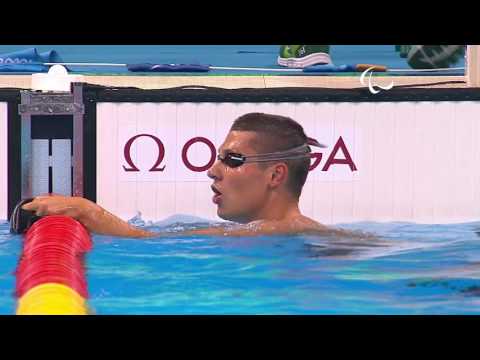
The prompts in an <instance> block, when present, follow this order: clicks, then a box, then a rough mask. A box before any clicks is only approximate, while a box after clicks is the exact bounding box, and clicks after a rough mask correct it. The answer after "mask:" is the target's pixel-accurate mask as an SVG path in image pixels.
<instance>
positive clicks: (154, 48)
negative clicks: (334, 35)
mask: <svg viewBox="0 0 480 360" xmlns="http://www.w3.org/2000/svg"><path fill="white" fill-rule="evenodd" d="M32 47H36V48H37V49H38V50H39V52H44V51H49V50H52V49H55V50H57V52H58V53H59V54H60V56H61V57H62V59H63V60H64V61H65V62H91V63H94V62H102V63H129V64H132V63H144V62H152V63H167V64H169V63H186V64H204V65H212V66H235V67H266V68H278V67H279V66H278V65H277V55H278V50H279V45H106V46H104V45H48V46H47V45H0V54H4V53H9V52H13V51H18V50H22V49H26V48H32ZM330 55H331V56H332V60H333V62H334V63H335V64H339V65H340V64H356V63H375V64H381V65H386V66H388V67H389V68H400V69H408V68H409V66H408V64H407V62H406V60H405V59H402V58H400V56H399V55H398V53H396V52H395V46H394V45H332V46H331V51H330ZM456 66H464V61H463V59H462V60H461V61H460V62H459V63H458V64H456ZM71 70H73V71H77V72H82V71H84V72H85V71H87V72H90V73H112V74H113V73H122V74H128V71H127V69H126V68H124V67H116V68H112V67H109V68H105V67H89V68H88V70H87V68H85V67H82V68H80V67H71ZM215 73H228V74H243V75H245V74H255V73H252V72H248V73H246V72H240V71H232V70H229V71H217V72H215ZM130 74H133V75H138V73H130ZM150 75H151V74H150Z"/></svg>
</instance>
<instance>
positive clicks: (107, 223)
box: [22, 195, 158, 238]
mask: <svg viewBox="0 0 480 360" xmlns="http://www.w3.org/2000/svg"><path fill="white" fill-rule="evenodd" d="M22 209H24V210H29V211H34V212H35V213H36V215H38V216H44V215H64V216H70V217H72V218H74V219H75V220H78V221H79V222H80V223H82V224H83V225H84V226H85V227H86V228H87V229H88V230H89V231H91V232H94V233H97V234H101V235H113V236H123V237H136V238H141V237H152V236H156V235H158V234H155V233H152V232H149V231H146V230H142V229H139V228H137V227H135V226H133V225H130V224H129V223H127V222H126V221H123V220H122V219H120V218H119V217H117V216H115V215H113V214H111V213H109V212H108V211H107V210H105V209H103V208H102V207H101V206H99V205H97V204H95V203H94V202H92V201H90V200H88V199H84V198H81V197H69V196H60V195H52V196H37V197H36V198H35V199H34V200H33V201H32V202H30V203H28V204H25V205H23V206H22Z"/></svg>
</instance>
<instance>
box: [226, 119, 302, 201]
mask: <svg viewBox="0 0 480 360" xmlns="http://www.w3.org/2000/svg"><path fill="white" fill-rule="evenodd" d="M232 130H234V131H254V132H256V133H257V137H256V139H255V141H254V143H252V147H253V148H254V149H255V150H256V151H257V152H258V153H259V154H262V153H271V152H275V151H284V150H289V149H293V148H295V147H297V146H301V145H303V144H305V143H306V142H307V136H306V135H305V132H304V130H303V127H302V126H301V125H300V124H299V123H297V122H296V121H295V120H293V119H291V118H289V117H286V116H280V115H271V114H264V113H249V114H245V115H242V116H240V117H239V118H238V119H236V120H235V121H234V123H233V125H232V127H231V128H230V131H232ZM282 162H285V163H286V164H287V167H288V173H289V176H288V179H287V189H288V190H289V191H290V192H291V193H292V194H293V195H294V196H295V197H296V198H297V199H298V198H299V197H300V194H301V193H302V188H303V185H304V184H305V181H306V180H307V176H308V168H309V166H310V159H309V158H306V159H296V160H282ZM270 164H271V163H270ZM259 165H260V166H262V165H264V166H267V165H266V164H265V163H260V164H259Z"/></svg>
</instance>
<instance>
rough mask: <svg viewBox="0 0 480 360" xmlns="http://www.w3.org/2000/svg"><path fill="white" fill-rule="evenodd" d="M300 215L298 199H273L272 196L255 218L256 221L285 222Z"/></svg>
mask: <svg viewBox="0 0 480 360" xmlns="http://www.w3.org/2000/svg"><path fill="white" fill-rule="evenodd" d="M301 215H302V214H301V213H300V209H299V208H298V199H294V198H292V197H290V196H288V197H286V196H283V197H281V199H278V198H277V199H275V196H272V197H271V198H270V199H269V201H267V203H266V205H265V206H264V207H263V208H262V210H261V211H260V212H259V213H258V214H257V216H256V217H255V218H256V220H267V221H286V220H289V219H293V218H296V217H298V216H301Z"/></svg>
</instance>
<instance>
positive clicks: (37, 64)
mask: <svg viewBox="0 0 480 360" xmlns="http://www.w3.org/2000/svg"><path fill="white" fill-rule="evenodd" d="M48 62H62V59H61V57H60V55H59V54H58V53H57V52H56V51H55V50H49V51H45V52H42V53H39V52H38V51H37V49H36V48H29V49H25V50H19V51H14V52H10V53H6V54H0V71H1V72H28V73H34V72H47V71H48V69H49V66H47V65H43V63H48Z"/></svg>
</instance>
